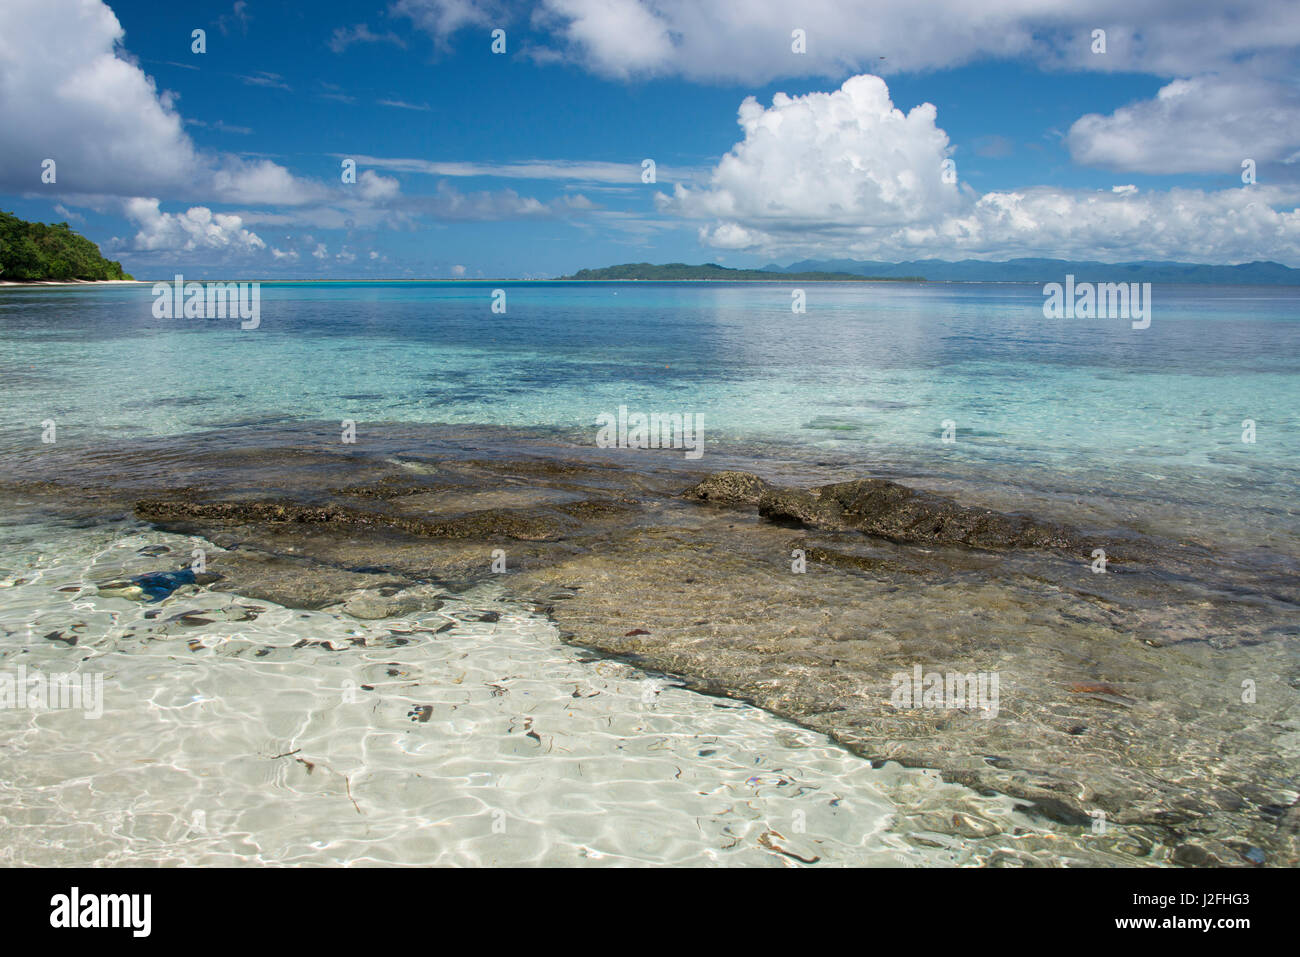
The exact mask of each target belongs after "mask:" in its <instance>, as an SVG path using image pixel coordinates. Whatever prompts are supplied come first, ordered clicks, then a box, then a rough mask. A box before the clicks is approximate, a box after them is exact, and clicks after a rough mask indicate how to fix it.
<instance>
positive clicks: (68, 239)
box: [0, 210, 131, 282]
mask: <svg viewBox="0 0 1300 957" xmlns="http://www.w3.org/2000/svg"><path fill="white" fill-rule="evenodd" d="M130 278H131V277H130V276H128V275H127V274H126V273H124V272H122V264H121V263H118V262H113V261H111V260H108V259H105V258H104V257H103V256H101V255H100V254H99V247H98V246H96V245H95V244H94V243H92V242H91V241H90V240H89V239H87V238H86V237H85V236H80V235H78V234H77V233H74V232H73V231H72V230H71V229H70V228H69V227H68V224H67V223H57V224H55V225H53V226H50V225H47V224H45V223H29V222H27V221H26V220H23V219H19V218H18V217H17V216H14V215H13V214H12V213H6V212H4V211H3V210H0V280H3V279H8V280H13V281H16V282H22V281H29V282H30V281H36V280H40V279H59V280H69V279H130Z"/></svg>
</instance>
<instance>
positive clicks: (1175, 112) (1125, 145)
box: [1067, 72, 1300, 174]
mask: <svg viewBox="0 0 1300 957" xmlns="http://www.w3.org/2000/svg"><path fill="white" fill-rule="evenodd" d="M1067 142H1068V144H1069V147H1070V156H1071V157H1072V158H1073V159H1074V161H1075V162H1076V163H1083V164H1085V165H1089V166H1101V167H1105V168H1108V169H1117V170H1131V171H1133V172H1139V173H1212V172H1219V173H1229V174H1231V173H1235V172H1239V171H1240V169H1241V162H1242V160H1244V159H1253V160H1255V161H1256V162H1257V163H1267V162H1273V161H1278V160H1283V159H1285V158H1286V157H1287V156H1288V155H1289V154H1290V153H1291V152H1293V151H1294V150H1295V148H1296V147H1297V145H1300V89H1297V88H1296V87H1295V86H1293V85H1290V84H1286V83H1279V82H1275V81H1269V80H1264V79H1261V78H1260V77H1257V76H1253V75H1250V74H1248V73H1244V72H1242V73H1234V74H1231V75H1227V76H1223V75H1209V74H1206V75H1201V76H1195V77H1191V78H1188V79H1179V80H1175V81H1174V82H1172V83H1170V84H1168V85H1167V86H1164V87H1162V88H1161V90H1160V92H1159V93H1157V94H1156V97H1155V98H1154V99H1151V100H1144V101H1141V102H1138V103H1133V104H1130V105H1128V106H1125V107H1122V108H1120V109H1118V110H1116V111H1115V112H1114V113H1111V114H1110V115H1108V116H1102V115H1100V114H1097V113H1090V114H1088V115H1087V116H1084V117H1081V118H1080V119H1079V120H1077V121H1076V122H1075V124H1074V125H1073V126H1072V127H1071V128H1070V133H1069V136H1068V138H1067Z"/></svg>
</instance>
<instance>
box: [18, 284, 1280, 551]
mask: <svg viewBox="0 0 1300 957" xmlns="http://www.w3.org/2000/svg"><path fill="white" fill-rule="evenodd" d="M495 288H502V289H504V290H505V292H506V312H505V314H504V315H502V314H495V313H493V311H492V302H493V295H492V293H493V290H494V289H495ZM791 289H792V286H791V285H790V284H783V283H772V284H761V285H757V284H752V283H737V284H719V283H707V284H705V283H465V282H461V283H357V284H348V283H317V284H313V283H268V284H263V286H262V287H261V325H260V326H259V328H257V329H254V330H248V331H245V330H241V329H240V328H239V323H238V322H237V321H235V320H195V319H189V320H186V319H155V318H154V317H153V315H152V308H151V307H152V303H153V301H154V300H153V296H152V292H151V287H150V286H148V285H140V286H119V287H95V288H66V287H64V288H58V287H44V288H38V289H21V288H6V289H2V290H0V329H2V330H3V336H4V341H5V350H4V353H3V356H2V357H0V376H2V377H3V381H4V383H5V397H4V408H5V412H6V415H5V416H4V421H3V425H2V427H0V451H4V452H6V453H9V455H10V457H11V458H10V460H11V462H20V461H22V460H23V457H24V456H25V455H30V454H39V453H40V452H41V451H42V446H41V445H40V444H39V437H40V433H41V423H42V422H44V421H46V420H49V419H53V420H54V421H55V422H56V423H57V426H58V429H59V432H58V438H59V443H60V445H61V446H63V447H65V448H66V447H68V445H69V444H70V445H72V446H73V447H75V446H77V445H79V444H82V443H86V444H98V443H103V442H109V443H111V442H113V441H114V440H116V439H132V438H142V437H146V436H168V435H177V436H179V435H184V434H187V433H190V432H194V431H203V430H211V429H219V428H225V427H229V426H234V427H237V428H240V429H244V430H247V431H249V433H250V434H253V433H254V432H255V431H256V429H258V428H260V427H264V426H270V425H274V424H283V423H293V422H300V421H319V422H326V423H328V422H334V423H340V422H341V421H342V420H344V419H352V420H355V421H356V422H357V423H358V432H359V435H360V436H361V440H362V441H364V437H365V430H366V426H367V423H370V424H377V423H382V422H425V423H430V422H431V423H456V424H471V423H473V424H478V423H488V424H499V425H508V426H514V427H538V428H544V429H549V430H554V431H556V432H558V433H559V434H561V435H563V436H564V437H565V438H567V439H570V440H572V441H577V442H582V443H587V444H590V443H593V442H595V439H596V431H597V429H596V426H595V420H596V417H597V416H598V415H599V414H601V413H602V412H609V413H613V412H616V411H617V409H618V407H619V406H620V405H626V406H628V408H629V410H630V411H633V412H635V411H642V412H669V413H671V412H680V413H693V414H695V415H698V416H701V417H702V419H703V423H704V430H705V438H706V447H708V448H712V449H717V448H722V447H726V446H729V445H736V444H742V445H743V444H749V445H752V446H762V447H764V448H766V449H768V450H774V451H775V453H776V454H780V455H785V456H787V457H789V458H791V459H795V460H809V461H812V460H815V459H816V458H817V457H818V456H820V455H825V454H832V453H833V456H834V457H835V460H836V461H839V462H847V463H850V464H853V465H860V467H861V468H862V469H865V470H869V471H874V472H877V473H886V474H887V473H890V472H894V473H902V474H941V475H944V476H950V477H952V478H954V479H955V480H958V481H969V482H989V481H995V482H996V483H998V484H1000V485H1002V486H1016V485H1023V486H1030V485H1032V486H1034V487H1037V488H1041V489H1044V490H1049V491H1050V494H1053V495H1059V494H1065V495H1071V494H1086V495H1089V496H1092V497H1094V498H1105V497H1106V496H1108V495H1109V496H1121V497H1125V498H1130V499H1131V498H1132V497H1133V496H1137V497H1138V498H1140V499H1145V500H1148V501H1150V502H1152V503H1153V505H1157V506H1163V507H1168V506H1169V505H1170V504H1171V503H1173V502H1178V503H1179V508H1178V509H1177V510H1178V511H1179V512H1180V513H1182V514H1187V512H1188V510H1189V509H1190V510H1191V512H1194V513H1197V514H1199V515H1200V516H1202V517H1204V518H1205V519H1206V520H1216V517H1217V520H1222V516H1223V515H1224V514H1225V511H1224V510H1227V511H1233V510H1234V509H1235V510H1237V512H1238V514H1237V517H1236V518H1234V519H1233V521H1231V522H1226V523H1225V524H1226V526H1227V528H1226V533H1227V534H1231V532H1232V529H1233V528H1236V527H1237V526H1238V525H1239V524H1240V523H1241V522H1246V523H1247V524H1249V523H1250V522H1251V521H1252V518H1251V516H1252V515H1256V516H1257V515H1258V514H1259V512H1258V510H1259V509H1261V508H1263V509H1266V510H1268V512H1269V514H1270V516H1271V517H1270V520H1269V522H1268V523H1267V527H1268V529H1269V531H1270V534H1273V533H1275V532H1276V530H1277V528H1278V526H1279V524H1280V526H1281V527H1283V528H1285V529H1293V528H1294V521H1293V518H1294V516H1293V514H1292V512H1291V509H1290V501H1291V499H1292V492H1293V489H1294V487H1295V485H1296V484H1297V480H1300V376H1298V375H1297V374H1296V373H1297V371H1300V348H1297V346H1298V345H1300V289H1296V288H1290V287H1242V286H1191V285H1189V286H1156V287H1155V288H1154V290H1153V294H1152V296H1153V320H1152V322H1151V326H1150V328H1148V329H1144V330H1137V329H1132V328H1131V327H1130V324H1129V322H1128V321H1126V320H1122V319H1073V320H1049V319H1046V318H1044V316H1043V314H1042V303H1043V294H1042V290H1041V288H1040V287H1039V286H1037V285H1027V284H948V283H935V284H924V285H923V284H901V283H882V284H872V283H844V284H840V283H834V284H815V285H809V286H808V287H807V289H806V292H807V297H808V299H807V312H806V313H804V314H795V313H793V312H792V311H791V306H790V302H791ZM1246 419H1250V420H1253V421H1254V422H1255V427H1256V436H1255V438H1256V441H1255V442H1254V443H1246V442H1243V441H1242V433H1243V424H1242V423H1243V421H1244V420H1246ZM945 421H950V422H952V423H954V424H955V433H954V434H955V439H956V441H955V442H954V443H951V444H945V443H944V442H943V440H942V439H943V432H944V422H945ZM707 465H708V459H707V457H706V458H705V460H704V461H703V463H702V466H704V467H707ZM1121 510H1122V509H1121ZM1131 512H1132V509H1131V508H1130V509H1129V510H1128V511H1127V512H1126V513H1125V514H1129V513H1131ZM1198 520H1199V519H1198ZM1261 527H1263V526H1261Z"/></svg>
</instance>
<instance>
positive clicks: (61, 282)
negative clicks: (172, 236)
mask: <svg viewBox="0 0 1300 957" xmlns="http://www.w3.org/2000/svg"><path fill="white" fill-rule="evenodd" d="M147 285H149V281H148V280H146V279H17V280H16V279H0V286H147Z"/></svg>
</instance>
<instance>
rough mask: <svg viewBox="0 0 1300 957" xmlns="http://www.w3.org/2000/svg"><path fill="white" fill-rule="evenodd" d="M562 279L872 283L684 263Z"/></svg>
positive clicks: (843, 275) (841, 275) (585, 272)
mask: <svg viewBox="0 0 1300 957" xmlns="http://www.w3.org/2000/svg"><path fill="white" fill-rule="evenodd" d="M561 278H562V279H573V280H578V281H584V280H585V281H590V280H596V279H606V280H608V279H645V280H658V281H661V282H663V281H675V280H682V279H715V280H722V281H724V282H736V281H750V280H756V281H761V282H786V281H788V280H792V279H793V280H796V281H801V282H874V281H877V277H875V276H863V275H855V274H854V273H847V272H822V271H815V272H767V271H764V270H762V269H730V268H728V267H726V266H719V265H718V264H717V263H705V264H704V265H703V266H688V265H687V264H686V263H668V264H667V265H665V266H655V265H653V264H652V263H624V264H623V265H621V266H606V267H604V268H603V269H579V270H578V271H577V272H576V273H574V274H573V275H572V276H563V277H561ZM884 278H885V279H887V280H888V281H893V282H907V281H916V277H911V276H889V277H884Z"/></svg>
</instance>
